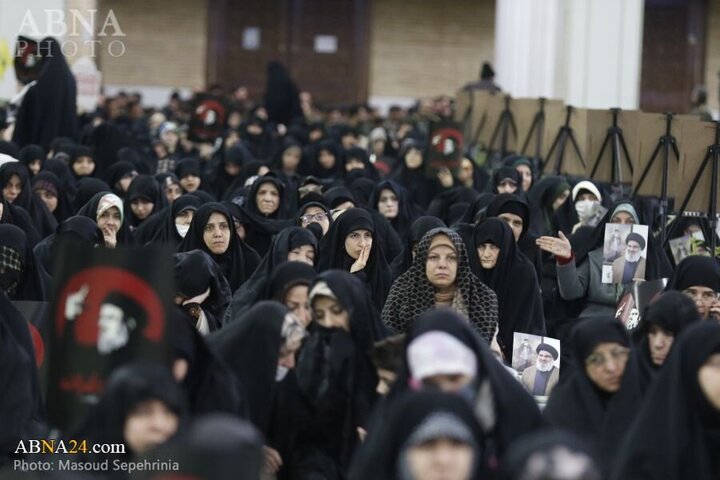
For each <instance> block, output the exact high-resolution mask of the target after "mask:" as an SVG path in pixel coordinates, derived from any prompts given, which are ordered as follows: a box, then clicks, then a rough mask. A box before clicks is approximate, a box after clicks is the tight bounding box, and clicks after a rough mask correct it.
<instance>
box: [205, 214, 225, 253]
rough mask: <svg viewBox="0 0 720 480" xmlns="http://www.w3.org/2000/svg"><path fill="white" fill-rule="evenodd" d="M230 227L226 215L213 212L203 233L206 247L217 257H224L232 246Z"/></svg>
mask: <svg viewBox="0 0 720 480" xmlns="http://www.w3.org/2000/svg"><path fill="white" fill-rule="evenodd" d="M230 232H231V230H230V225H228V220H227V218H226V217H225V215H223V214H221V213H218V212H213V214H212V215H210V218H209V219H208V221H207V223H206V224H205V228H204V231H203V240H204V241H205V246H207V248H208V250H210V251H211V252H212V253H214V254H215V255H222V254H223V253H225V252H226V251H227V249H228V247H229V246H230Z"/></svg>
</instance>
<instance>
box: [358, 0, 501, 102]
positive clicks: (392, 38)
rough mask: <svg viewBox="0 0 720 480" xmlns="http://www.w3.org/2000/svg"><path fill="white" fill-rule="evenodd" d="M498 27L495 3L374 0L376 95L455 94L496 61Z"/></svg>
mask: <svg viewBox="0 0 720 480" xmlns="http://www.w3.org/2000/svg"><path fill="white" fill-rule="evenodd" d="M494 26H495V0H447V1H439V0H374V1H373V2H372V20H371V26H370V28H371V32H370V88H369V91H370V92H369V93H370V96H396V97H420V96H431V95H438V94H442V93H447V94H454V93H455V91H456V90H457V89H458V88H459V87H461V86H462V85H464V84H465V83H467V82H468V81H471V80H476V79H477V77H478V72H479V70H480V65H481V64H482V62H483V61H486V60H490V61H492V59H493V56H494V49H495V40H494V37H495V27H494Z"/></svg>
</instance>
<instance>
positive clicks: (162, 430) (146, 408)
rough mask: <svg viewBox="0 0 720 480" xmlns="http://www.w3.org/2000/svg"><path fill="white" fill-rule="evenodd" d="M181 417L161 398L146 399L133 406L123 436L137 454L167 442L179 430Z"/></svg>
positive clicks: (126, 420)
mask: <svg viewBox="0 0 720 480" xmlns="http://www.w3.org/2000/svg"><path fill="white" fill-rule="evenodd" d="M179 423H180V419H179V418H178V416H177V414H176V413H175V412H173V411H172V410H171V409H170V408H168V406H167V405H166V404H165V403H164V402H162V401H160V400H146V401H144V402H140V403H139V404H138V405H136V406H135V408H133V409H132V410H131V411H130V413H129V414H128V416H127V418H126V419H125V426H124V431H123V437H124V439H125V443H126V444H127V446H128V447H130V450H132V452H133V453H134V454H136V455H138V454H142V453H145V452H147V451H148V450H150V449H152V448H153V447H156V446H158V445H161V444H163V443H165V442H166V441H167V440H168V439H169V438H170V437H171V436H173V435H174V434H175V432H177V429H178V424H179Z"/></svg>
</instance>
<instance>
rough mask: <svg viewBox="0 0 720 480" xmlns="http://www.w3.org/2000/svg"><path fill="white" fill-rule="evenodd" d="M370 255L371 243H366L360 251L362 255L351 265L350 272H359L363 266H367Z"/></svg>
mask: <svg viewBox="0 0 720 480" xmlns="http://www.w3.org/2000/svg"><path fill="white" fill-rule="evenodd" d="M369 257H370V245H366V246H364V247H363V249H362V251H361V252H360V256H359V257H358V258H357V260H355V263H353V264H352V266H351V267H350V273H355V272H359V271H360V270H362V269H363V268H365V265H367V261H368V258H369Z"/></svg>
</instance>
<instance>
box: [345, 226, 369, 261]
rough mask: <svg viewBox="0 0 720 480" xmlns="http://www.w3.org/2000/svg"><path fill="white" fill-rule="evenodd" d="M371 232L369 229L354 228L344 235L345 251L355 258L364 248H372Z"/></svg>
mask: <svg viewBox="0 0 720 480" xmlns="http://www.w3.org/2000/svg"><path fill="white" fill-rule="evenodd" d="M372 242H373V234H372V232H370V230H365V229H360V230H354V231H352V232H350V233H349V234H348V236H347V237H345V251H346V252H347V254H348V255H350V257H352V258H353V259H354V260H357V259H358V257H359V256H360V253H361V252H362V250H363V249H364V248H372Z"/></svg>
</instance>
